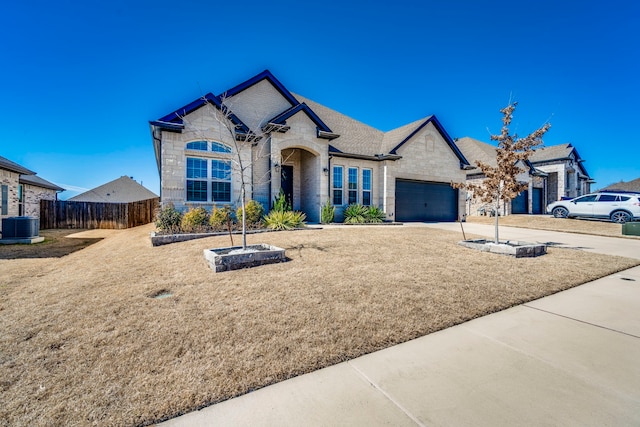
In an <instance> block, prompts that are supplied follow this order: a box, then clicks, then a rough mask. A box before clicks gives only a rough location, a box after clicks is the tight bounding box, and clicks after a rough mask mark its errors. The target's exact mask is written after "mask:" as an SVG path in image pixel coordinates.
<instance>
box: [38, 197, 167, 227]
mask: <svg viewBox="0 0 640 427" xmlns="http://www.w3.org/2000/svg"><path fill="white" fill-rule="evenodd" d="M159 205H160V199H159V198H155V199H148V200H142V201H139V202H132V203H97V202H69V201H62V200H40V229H42V230H44V229H48V228H115V229H123V228H130V227H136V226H138V225H144V224H148V223H150V222H152V221H153V220H154V218H155V214H156V210H157V209H158V207H159Z"/></svg>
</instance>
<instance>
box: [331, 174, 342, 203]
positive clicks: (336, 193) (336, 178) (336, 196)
mask: <svg viewBox="0 0 640 427" xmlns="http://www.w3.org/2000/svg"><path fill="white" fill-rule="evenodd" d="M342 171H343V169H342V166H334V167H333V185H332V190H333V199H332V200H333V204H334V205H342Z"/></svg>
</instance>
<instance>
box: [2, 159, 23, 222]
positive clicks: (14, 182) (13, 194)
mask: <svg viewBox="0 0 640 427" xmlns="http://www.w3.org/2000/svg"><path fill="white" fill-rule="evenodd" d="M19 178H20V176H19V175H18V174H17V173H15V172H11V171H8V170H4V169H0V185H6V186H7V214H6V215H2V211H0V231H2V218H8V217H11V216H18V180H19ZM1 198H2V192H0V207H1V206H2V204H1V203H2V199H1Z"/></svg>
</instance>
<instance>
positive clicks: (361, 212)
mask: <svg viewBox="0 0 640 427" xmlns="http://www.w3.org/2000/svg"><path fill="white" fill-rule="evenodd" d="M386 217H387V215H386V214H385V213H384V211H383V210H382V209H380V208H379V207H377V206H363V205H360V204H358V203H352V204H350V205H349V206H347V208H346V209H345V210H344V223H345V224H371V223H380V222H383V221H384V220H385V218H386Z"/></svg>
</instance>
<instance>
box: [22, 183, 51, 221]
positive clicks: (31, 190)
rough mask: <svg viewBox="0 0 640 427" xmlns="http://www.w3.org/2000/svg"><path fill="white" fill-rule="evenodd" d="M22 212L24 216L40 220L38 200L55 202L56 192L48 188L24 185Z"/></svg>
mask: <svg viewBox="0 0 640 427" xmlns="http://www.w3.org/2000/svg"><path fill="white" fill-rule="evenodd" d="M23 192H24V212H23V215H25V216H36V217H38V218H40V200H56V199H57V192H56V191H55V190H50V189H48V188H42V187H37V186H34V185H24V187H23Z"/></svg>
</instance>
